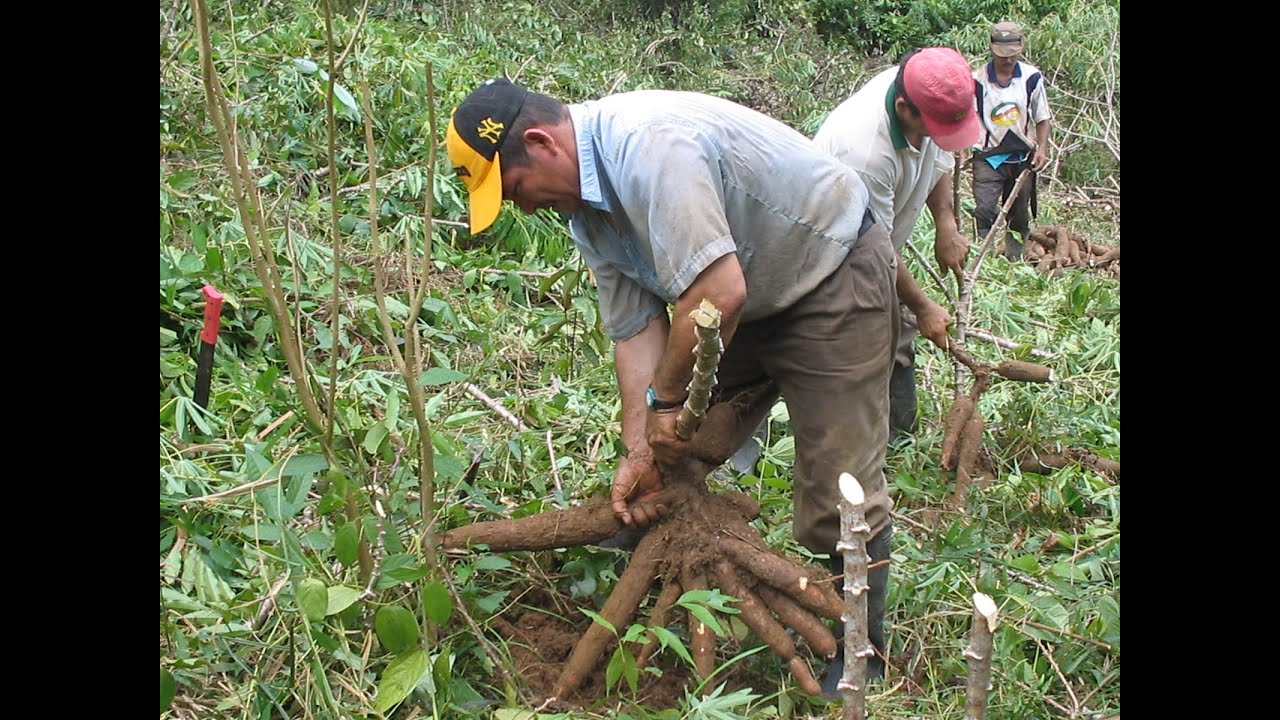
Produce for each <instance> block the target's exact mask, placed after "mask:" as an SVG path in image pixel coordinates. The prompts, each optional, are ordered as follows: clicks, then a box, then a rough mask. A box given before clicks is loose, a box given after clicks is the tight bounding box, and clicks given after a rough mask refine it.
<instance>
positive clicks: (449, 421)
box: [442, 410, 489, 427]
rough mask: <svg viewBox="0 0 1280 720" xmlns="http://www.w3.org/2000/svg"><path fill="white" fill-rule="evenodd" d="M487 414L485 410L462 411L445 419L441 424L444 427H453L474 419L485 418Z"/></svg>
mask: <svg viewBox="0 0 1280 720" xmlns="http://www.w3.org/2000/svg"><path fill="white" fill-rule="evenodd" d="M488 414H489V413H488V411H486V410H464V411H463V412H460V413H454V414H452V415H450V416H449V417H447V418H445V419H444V422H443V423H442V424H443V425H444V426H445V427H455V426H458V425H462V424H464V423H467V422H469V421H471V420H475V419H476V418H482V417H486V416H487V415H488Z"/></svg>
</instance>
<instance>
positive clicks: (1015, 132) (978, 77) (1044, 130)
mask: <svg viewBox="0 0 1280 720" xmlns="http://www.w3.org/2000/svg"><path fill="white" fill-rule="evenodd" d="M1022 49H1023V33H1022V28H1021V27H1019V26H1018V24H1017V23H1012V22H999V23H996V24H995V26H994V27H992V28H991V55H992V58H991V61H990V62H988V63H987V64H986V65H985V66H984V67H983V68H982V69H980V70H978V71H976V72H975V73H974V74H973V77H974V80H975V81H976V82H975V84H974V92H975V94H976V95H977V105H978V115H979V118H980V119H981V122H982V125H983V133H982V137H981V138H980V142H978V143H976V144H975V145H974V153H973V197H974V200H975V201H976V203H977V207H976V208H975V209H974V217H975V218H977V220H978V235H979V237H984V238H985V237H986V236H987V233H989V232H990V231H991V226H992V225H994V224H995V221H996V216H997V215H999V214H1000V206H1001V205H1002V204H1003V203H1004V201H1005V200H1006V199H1008V197H1009V193H1011V192H1013V186H1014V184H1015V183H1016V182H1017V180H1018V175H1020V174H1021V173H1022V171H1023V170H1025V169H1028V168H1030V169H1031V171H1032V172H1033V173H1038V172H1040V171H1041V170H1043V169H1044V167H1045V165H1047V164H1048V163H1049V124H1050V118H1051V117H1052V115H1051V113H1050V112H1049V99H1048V96H1047V95H1046V93H1045V88H1044V78H1043V76H1041V74H1040V70H1039V69H1037V68H1036V67H1035V66H1034V65H1032V64H1031V63H1028V62H1026V61H1024V60H1022V59H1021V57H1022ZM1033 127H1034V131H1033V129H1032V128H1033ZM1035 188H1036V176H1035V175H1032V176H1031V177H1030V178H1028V182H1026V183H1024V184H1023V186H1022V192H1021V193H1019V194H1018V198H1017V199H1016V200H1014V202H1013V206H1012V207H1011V208H1010V209H1009V216H1008V217H1009V229H1010V230H1014V231H1016V232H1017V233H1018V234H1019V235H1020V236H1021V237H1020V238H1015V237H1014V236H1013V235H1012V234H1009V233H1006V235H1005V245H1004V254H1005V257H1006V258H1008V259H1009V260H1011V261H1012V260H1018V259H1019V258H1021V257H1022V245H1023V243H1024V242H1026V237H1027V233H1029V232H1030V231H1031V216H1032V215H1033V214H1035V211H1036V189H1035ZM1028 206H1029V207H1028Z"/></svg>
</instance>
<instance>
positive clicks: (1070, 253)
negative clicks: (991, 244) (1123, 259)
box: [1024, 225, 1120, 280]
mask: <svg viewBox="0 0 1280 720" xmlns="http://www.w3.org/2000/svg"><path fill="white" fill-rule="evenodd" d="M1024 254H1025V255H1026V258H1027V260H1028V261H1029V262H1031V263H1034V264H1035V266H1036V269H1038V270H1040V271H1041V272H1056V271H1060V270H1061V269H1063V268H1073V267H1084V268H1091V269H1094V270H1097V271H1098V272H1100V273H1102V274H1103V275H1106V276H1108V277H1113V278H1116V279H1117V280H1118V279H1120V248H1118V247H1108V246H1106V245H1099V244H1095V243H1093V242H1090V240H1089V238H1087V237H1085V236H1084V235H1080V234H1078V233H1074V232H1071V230H1070V229H1068V228H1067V227H1066V226H1065V225H1042V226H1040V227H1038V228H1035V229H1034V230H1032V231H1031V233H1030V235H1029V236H1028V237H1027V243H1026V247H1025V248H1024Z"/></svg>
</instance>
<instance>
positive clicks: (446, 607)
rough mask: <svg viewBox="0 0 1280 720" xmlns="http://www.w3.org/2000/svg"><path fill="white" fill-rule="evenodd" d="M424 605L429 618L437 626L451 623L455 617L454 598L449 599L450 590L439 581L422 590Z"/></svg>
mask: <svg viewBox="0 0 1280 720" xmlns="http://www.w3.org/2000/svg"><path fill="white" fill-rule="evenodd" d="M422 604H423V606H424V607H425V608H426V610H427V617H429V618H431V620H432V622H434V623H436V624H437V625H444V624H445V623H447V622H449V618H450V616H452V615H453V598H451V597H449V590H448V588H446V587H445V586H444V583H443V582H441V581H439V580H432V581H431V582H429V583H427V585H426V587H424V588H422Z"/></svg>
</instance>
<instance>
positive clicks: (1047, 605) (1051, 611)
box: [1031, 597, 1071, 630]
mask: <svg viewBox="0 0 1280 720" xmlns="http://www.w3.org/2000/svg"><path fill="white" fill-rule="evenodd" d="M1031 607H1032V608H1033V609H1034V610H1035V611H1036V615H1038V616H1040V620H1041V622H1043V623H1045V624H1046V625H1051V626H1053V627H1054V628H1057V629H1058V630H1067V629H1068V625H1069V624H1070V621H1071V615H1070V613H1068V612H1067V609H1066V608H1065V607H1063V606H1062V603H1061V602H1059V601H1058V600H1057V598H1053V597H1038V598H1036V599H1035V600H1034V601H1032V603H1031Z"/></svg>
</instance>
